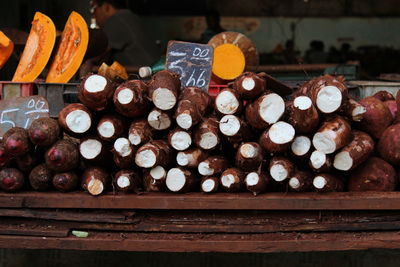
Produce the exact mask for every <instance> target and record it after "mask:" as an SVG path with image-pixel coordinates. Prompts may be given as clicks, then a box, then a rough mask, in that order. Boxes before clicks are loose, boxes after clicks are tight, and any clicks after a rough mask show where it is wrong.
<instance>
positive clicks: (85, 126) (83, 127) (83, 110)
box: [58, 103, 92, 134]
mask: <svg viewBox="0 0 400 267" xmlns="http://www.w3.org/2000/svg"><path fill="white" fill-rule="evenodd" d="M58 123H59V125H60V126H61V127H62V128H63V129H64V130H65V131H66V132H67V133H72V134H84V133H86V132H87V131H89V129H90V127H91V126H92V114H91V112H90V111H89V109H88V108H87V107H85V106H84V105H82V104H80V103H74V104H69V105H67V106H66V107H65V108H63V109H62V110H61V111H60V113H59V115H58Z"/></svg>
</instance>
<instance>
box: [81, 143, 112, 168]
mask: <svg viewBox="0 0 400 267" xmlns="http://www.w3.org/2000/svg"><path fill="white" fill-rule="evenodd" d="M79 153H80V155H81V157H82V158H83V160H84V161H85V162H87V163H89V164H95V165H102V164H105V165H109V164H110V162H109V161H110V160H112V159H111V153H110V150H109V148H108V146H107V145H106V144H105V143H104V141H102V140H100V139H99V138H98V137H86V138H83V139H80V144H79Z"/></svg>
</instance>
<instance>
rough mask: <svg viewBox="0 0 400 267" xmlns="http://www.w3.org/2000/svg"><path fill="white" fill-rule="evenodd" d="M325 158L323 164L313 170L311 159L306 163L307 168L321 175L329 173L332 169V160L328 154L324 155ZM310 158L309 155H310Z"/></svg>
mask: <svg viewBox="0 0 400 267" xmlns="http://www.w3.org/2000/svg"><path fill="white" fill-rule="evenodd" d="M325 156H326V160H325V163H324V164H323V165H322V166H321V167H319V168H315V167H314V166H313V165H312V163H311V159H310V160H309V162H308V166H309V167H310V168H311V169H312V170H313V171H314V172H315V173H323V172H330V171H332V168H333V159H332V156H331V155H329V154H325ZM310 157H311V154H310Z"/></svg>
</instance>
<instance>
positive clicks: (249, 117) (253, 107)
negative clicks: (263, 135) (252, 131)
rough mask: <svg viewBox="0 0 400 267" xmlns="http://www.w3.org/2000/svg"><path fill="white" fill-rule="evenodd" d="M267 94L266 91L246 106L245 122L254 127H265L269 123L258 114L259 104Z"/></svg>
mask: <svg viewBox="0 0 400 267" xmlns="http://www.w3.org/2000/svg"><path fill="white" fill-rule="evenodd" d="M268 94H269V93H268V92H267V93H266V94H264V95H262V96H260V97H259V98H257V100H255V101H254V102H252V103H249V104H247V106H246V110H245V116H246V122H247V123H248V124H249V125H251V126H252V127H254V128H256V129H265V128H267V127H269V126H270V125H271V124H269V123H268V122H266V121H265V120H264V119H263V118H262V117H261V116H260V104H261V103H262V101H263V99H264V98H265V97H266V96H268ZM282 115H283V114H282Z"/></svg>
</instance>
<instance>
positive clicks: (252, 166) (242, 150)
mask: <svg viewBox="0 0 400 267" xmlns="http://www.w3.org/2000/svg"><path fill="white" fill-rule="evenodd" d="M263 160H264V151H263V149H262V148H261V146H260V145H259V144H258V143H255V142H248V143H243V144H242V145H240V146H239V149H238V150H237V152H236V167H238V168H240V169H242V170H244V171H254V170H257V169H259V168H260V165H261V164H262V162H263Z"/></svg>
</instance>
